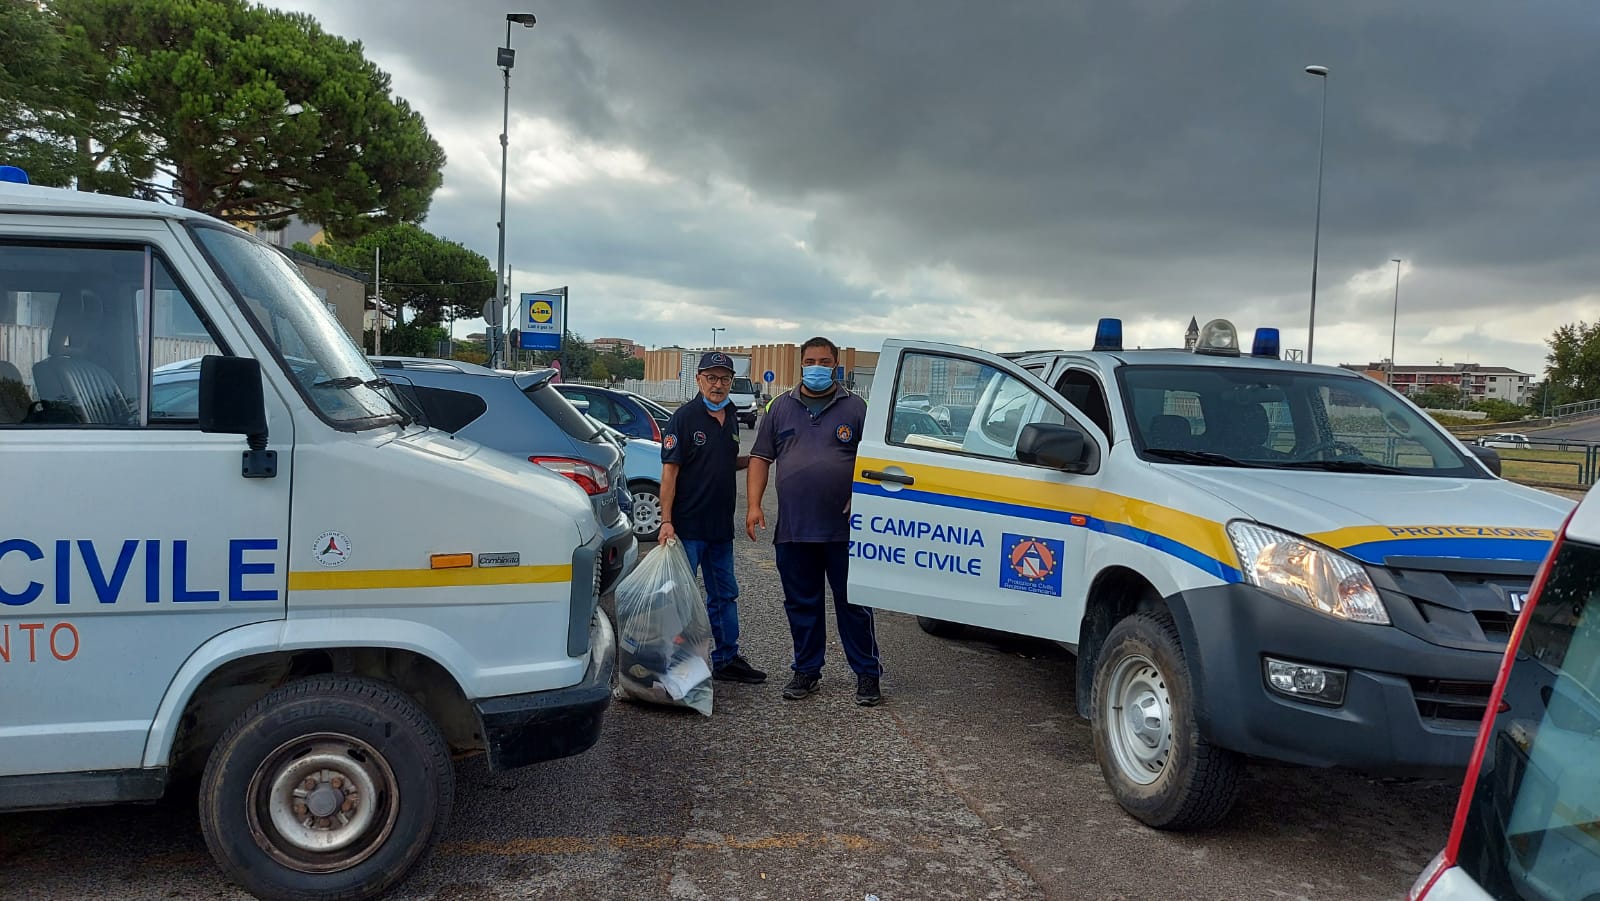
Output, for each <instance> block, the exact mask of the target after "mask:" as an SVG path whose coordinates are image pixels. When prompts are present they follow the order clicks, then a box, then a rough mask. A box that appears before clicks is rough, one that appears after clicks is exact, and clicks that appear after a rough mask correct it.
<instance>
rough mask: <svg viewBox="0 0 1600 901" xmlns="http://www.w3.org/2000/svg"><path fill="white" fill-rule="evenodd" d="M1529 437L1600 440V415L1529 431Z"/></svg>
mask: <svg viewBox="0 0 1600 901" xmlns="http://www.w3.org/2000/svg"><path fill="white" fill-rule="evenodd" d="M1527 435H1528V437H1529V438H1537V439H1540V440H1545V439H1550V440H1567V441H1600V417H1596V418H1593V419H1580V420H1578V421H1576V422H1571V423H1567V424H1564V425H1558V426H1555V427H1553V428H1548V429H1538V430H1535V431H1530V432H1527Z"/></svg>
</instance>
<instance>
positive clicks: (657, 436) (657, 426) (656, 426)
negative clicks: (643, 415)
mask: <svg viewBox="0 0 1600 901" xmlns="http://www.w3.org/2000/svg"><path fill="white" fill-rule="evenodd" d="M650 431H651V432H652V433H654V437H652V438H651V439H650V440H651V441H654V442H655V443H657V444H660V443H661V423H659V422H656V421H655V420H654V419H651V420H650Z"/></svg>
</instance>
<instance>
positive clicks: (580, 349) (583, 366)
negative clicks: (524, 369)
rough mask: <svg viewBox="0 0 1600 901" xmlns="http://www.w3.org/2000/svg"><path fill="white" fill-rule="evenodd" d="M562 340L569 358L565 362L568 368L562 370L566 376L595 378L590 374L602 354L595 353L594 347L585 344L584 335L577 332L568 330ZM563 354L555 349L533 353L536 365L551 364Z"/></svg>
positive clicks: (571, 377)
mask: <svg viewBox="0 0 1600 901" xmlns="http://www.w3.org/2000/svg"><path fill="white" fill-rule="evenodd" d="M561 340H562V345H561V346H562V347H563V348H564V349H565V354H566V358H567V359H566V362H565V363H564V364H563V365H564V366H565V367H566V368H565V369H564V370H562V372H563V374H564V377H565V378H569V379H587V378H593V377H594V376H592V375H590V370H591V368H592V367H593V366H594V364H595V361H596V360H598V359H600V355H599V354H598V353H595V351H594V348H592V347H590V346H589V345H588V344H585V343H584V340H583V336H582V335H579V334H577V333H576V332H572V331H569V332H567V333H566V336H565V337H563V338H562V339H561ZM561 356H562V355H561V354H558V353H556V352H554V351H548V350H541V351H539V352H537V353H535V354H534V355H533V359H534V365H536V366H549V365H550V362H551V361H552V360H555V359H558V358H560V357H561Z"/></svg>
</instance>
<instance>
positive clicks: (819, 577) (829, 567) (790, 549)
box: [777, 541, 883, 676]
mask: <svg viewBox="0 0 1600 901" xmlns="http://www.w3.org/2000/svg"><path fill="white" fill-rule="evenodd" d="M777 548H778V578H779V579H781V580H782V581H783V610H784V612H785V613H787V614H788V615H789V632H790V634H791V635H793V636H794V663H793V664H792V665H791V666H790V669H793V670H794V671H795V672H797V673H820V672H822V656H823V648H824V646H825V645H826V644H827V638H828V606H827V596H826V592H825V589H826V588H827V587H829V586H831V587H832V588H833V612H834V616H835V618H837V619H838V621H839V641H840V642H841V643H843V644H844V656H845V659H846V660H848V661H850V668H851V669H852V670H855V672H856V674H857V675H861V676H881V675H883V667H882V665H881V664H880V663H879V662H878V634H877V631H876V629H875V627H874V625H873V621H872V608H871V607H858V606H856V605H855V604H852V603H850V601H849V599H848V596H847V595H846V589H845V579H846V577H847V576H848V574H849V571H850V543H849V542H848V541H826V542H813V541H785V542H782V543H780V544H779V545H778V546H777Z"/></svg>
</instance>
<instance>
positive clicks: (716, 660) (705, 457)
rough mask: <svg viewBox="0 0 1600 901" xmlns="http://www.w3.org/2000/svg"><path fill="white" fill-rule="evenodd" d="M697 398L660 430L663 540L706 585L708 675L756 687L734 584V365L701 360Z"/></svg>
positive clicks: (737, 460)
mask: <svg viewBox="0 0 1600 901" xmlns="http://www.w3.org/2000/svg"><path fill="white" fill-rule="evenodd" d="M695 383H696V384H697V385H699V387H700V396H699V397H696V398H695V399H694V400H691V401H689V402H688V403H686V404H684V405H683V406H681V407H679V408H678V409H676V410H674V411H673V413H672V417H671V418H669V419H668V420H667V424H666V425H665V426H662V428H661V514H662V515H661V519H662V522H661V535H660V537H659V539H658V540H659V541H660V542H661V543H662V544H666V543H667V542H669V541H672V540H673V539H677V540H678V541H681V542H683V550H684V553H686V554H687V555H688V557H689V565H690V566H691V567H693V568H694V569H696V570H698V571H699V572H700V573H701V575H702V576H703V577H704V579H705V583H706V615H707V617H708V618H709V619H710V620H711V637H712V639H713V640H714V641H715V642H716V646H715V647H714V648H712V650H711V675H712V677H713V678H716V679H721V680H723V681H726V682H746V683H749V684H752V685H758V684H760V683H762V682H765V681H767V674H766V673H763V672H762V671H760V670H758V669H756V668H755V667H753V666H751V665H750V662H749V661H747V660H745V659H744V657H742V656H740V654H739V607H738V605H737V603H736V601H737V600H738V598H739V582H738V580H737V579H735V578H734V575H733V514H734V507H735V505H736V503H737V493H738V476H737V475H735V473H737V472H738V471H739V470H741V469H744V468H746V467H747V466H749V464H750V458H749V457H742V456H740V455H739V419H738V417H737V416H735V415H734V412H733V411H732V410H730V409H728V403H729V401H728V389H729V388H730V387H732V385H733V358H732V357H729V356H728V355H727V354H725V353H720V352H717V351H712V352H711V353H708V354H704V355H702V356H701V357H700V370H699V372H698V374H696V376H695Z"/></svg>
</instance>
